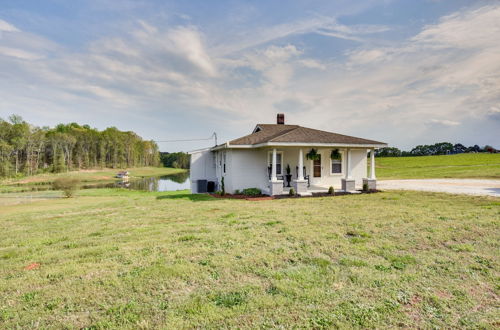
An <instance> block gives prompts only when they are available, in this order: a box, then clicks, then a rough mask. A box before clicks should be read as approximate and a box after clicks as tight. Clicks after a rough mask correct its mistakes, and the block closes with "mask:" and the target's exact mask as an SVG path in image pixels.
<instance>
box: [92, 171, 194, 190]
mask: <svg viewBox="0 0 500 330" xmlns="http://www.w3.org/2000/svg"><path fill="white" fill-rule="evenodd" d="M82 188H83V189H96V188H125V189H130V190H141V191H176V190H185V189H191V182H190V180H189V172H183V173H178V174H171V175H162V176H152V177H146V178H140V179H132V180H128V181H117V182H113V183H104V184H88V185H84V186H83V187H82Z"/></svg>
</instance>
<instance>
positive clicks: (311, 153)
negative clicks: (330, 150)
mask: <svg viewBox="0 0 500 330" xmlns="http://www.w3.org/2000/svg"><path fill="white" fill-rule="evenodd" d="M306 158H307V159H309V160H319V158H320V154H318V150H317V149H314V148H313V149H311V150H309V152H308V153H307V154H306Z"/></svg>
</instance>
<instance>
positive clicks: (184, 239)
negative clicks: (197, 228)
mask: <svg viewBox="0 0 500 330" xmlns="http://www.w3.org/2000/svg"><path fill="white" fill-rule="evenodd" d="M195 240H197V238H196V236H194V235H184V236H181V237H179V242H188V241H195Z"/></svg>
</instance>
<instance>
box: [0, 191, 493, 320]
mask: <svg viewBox="0 0 500 330" xmlns="http://www.w3.org/2000/svg"><path fill="white" fill-rule="evenodd" d="M9 203H10V204H9ZM499 212H500V202H499V200H498V199H495V198H487V197H468V196H453V195H447V194H435V193H419V192H382V193H377V194H359V195H349V196H337V197H335V198H331V197H326V198H298V199H281V200H271V201H262V202H248V201H240V200H229V199H215V198H212V197H210V196H207V195H191V194H189V193H187V192H178V193H143V192H134V191H123V190H106V189H103V190H84V191H81V192H80V193H79V197H78V198H75V199H65V198H50V199H47V200H42V201H35V202H32V203H26V204H19V201H11V199H8V198H5V201H4V203H3V204H2V207H0V227H1V228H2V231H1V232H0V328H32V327H38V328H66V327H67V328H85V327H89V328H129V329H136V328H292V327H299V328H332V327H341V328H353V327H355V328H395V327H403V328H404V327H411V328H435V327H436V328H437V327H442V328H481V327H484V328H495V327H497V326H498V302H499V296H498V295H499V287H498V276H499V255H498V247H499V246H498V237H499V236H500V231H499V226H498V222H499V214H500V213H499Z"/></svg>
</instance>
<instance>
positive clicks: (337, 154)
mask: <svg viewBox="0 0 500 330" xmlns="http://www.w3.org/2000/svg"><path fill="white" fill-rule="evenodd" d="M330 158H331V159H332V160H341V159H342V155H341V154H340V151H339V149H333V150H332V153H331V154H330Z"/></svg>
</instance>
